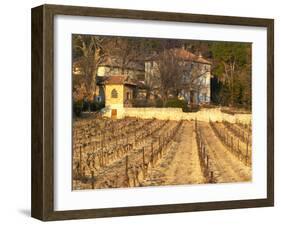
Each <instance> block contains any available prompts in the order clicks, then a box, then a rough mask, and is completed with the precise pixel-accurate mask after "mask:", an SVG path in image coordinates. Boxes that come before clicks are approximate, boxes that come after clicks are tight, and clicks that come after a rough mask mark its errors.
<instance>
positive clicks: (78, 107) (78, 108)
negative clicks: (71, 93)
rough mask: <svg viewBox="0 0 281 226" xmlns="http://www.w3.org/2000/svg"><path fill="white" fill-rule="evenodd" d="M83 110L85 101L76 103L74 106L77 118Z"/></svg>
mask: <svg viewBox="0 0 281 226" xmlns="http://www.w3.org/2000/svg"><path fill="white" fill-rule="evenodd" d="M82 109H83V101H76V102H74V104H73V111H74V114H75V116H77V117H79V116H80V115H81V112H82Z"/></svg>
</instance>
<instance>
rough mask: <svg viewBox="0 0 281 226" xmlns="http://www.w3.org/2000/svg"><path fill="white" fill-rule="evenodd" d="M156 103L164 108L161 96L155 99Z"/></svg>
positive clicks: (158, 106)
mask: <svg viewBox="0 0 281 226" xmlns="http://www.w3.org/2000/svg"><path fill="white" fill-rule="evenodd" d="M155 105H156V107H157V108H162V107H163V105H164V103H163V100H162V99H160V98H158V99H156V100H155Z"/></svg>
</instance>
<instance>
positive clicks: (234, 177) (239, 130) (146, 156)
mask: <svg viewBox="0 0 281 226" xmlns="http://www.w3.org/2000/svg"><path fill="white" fill-rule="evenodd" d="M251 133H252V130H251V125H246V124H242V123H240V122H237V123H235V124H233V123H229V122H227V121H223V122H220V123H219V122H212V121H210V122H209V123H208V122H201V121H197V120H195V121H186V120H181V121H173V120H156V119H138V118H125V119H120V120H111V119H103V118H96V119H83V120H81V119H80V120H77V121H75V122H74V124H73V164H72V165H73V169H72V170H73V173H72V177H73V189H74V190H79V189H101V188H121V187H141V186H153V185H179V184H202V183H226V182H243V181H250V180H251V174H252V172H251V166H252V144H251V143H252V142H251V139H252V136H251Z"/></svg>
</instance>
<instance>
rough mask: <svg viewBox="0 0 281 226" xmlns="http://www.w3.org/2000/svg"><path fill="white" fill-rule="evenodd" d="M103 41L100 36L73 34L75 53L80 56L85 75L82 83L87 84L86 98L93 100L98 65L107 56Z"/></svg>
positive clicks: (83, 74)
mask: <svg viewBox="0 0 281 226" xmlns="http://www.w3.org/2000/svg"><path fill="white" fill-rule="evenodd" d="M103 42H104V38H103V37H99V36H92V35H74V36H73V51H74V54H73V55H74V56H79V62H80V67H81V70H82V76H83V78H82V83H84V84H85V89H86V98H87V99H88V100H93V97H94V94H95V90H96V74H97V70H98V66H99V65H100V64H101V62H102V61H103V60H104V58H105V57H106V51H105V49H104V47H103ZM80 86H81V85H80Z"/></svg>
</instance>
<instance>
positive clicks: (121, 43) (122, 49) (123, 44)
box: [109, 37, 142, 74]
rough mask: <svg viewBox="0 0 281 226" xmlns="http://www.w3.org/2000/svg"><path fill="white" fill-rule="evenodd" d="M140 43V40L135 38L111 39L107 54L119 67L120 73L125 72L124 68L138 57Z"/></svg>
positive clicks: (139, 54) (140, 53)
mask: <svg viewBox="0 0 281 226" xmlns="http://www.w3.org/2000/svg"><path fill="white" fill-rule="evenodd" d="M140 45H141V40H139V39H135V38H121V37H117V38H114V39H112V42H111V48H110V49H109V51H110V52H109V54H110V56H111V57H112V58H113V60H115V62H116V63H117V64H118V66H119V67H120V69H121V73H122V74H125V69H126V68H128V67H129V66H130V64H132V63H134V62H136V61H138V60H139V59H140V56H141V55H142V52H141V48H140Z"/></svg>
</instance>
